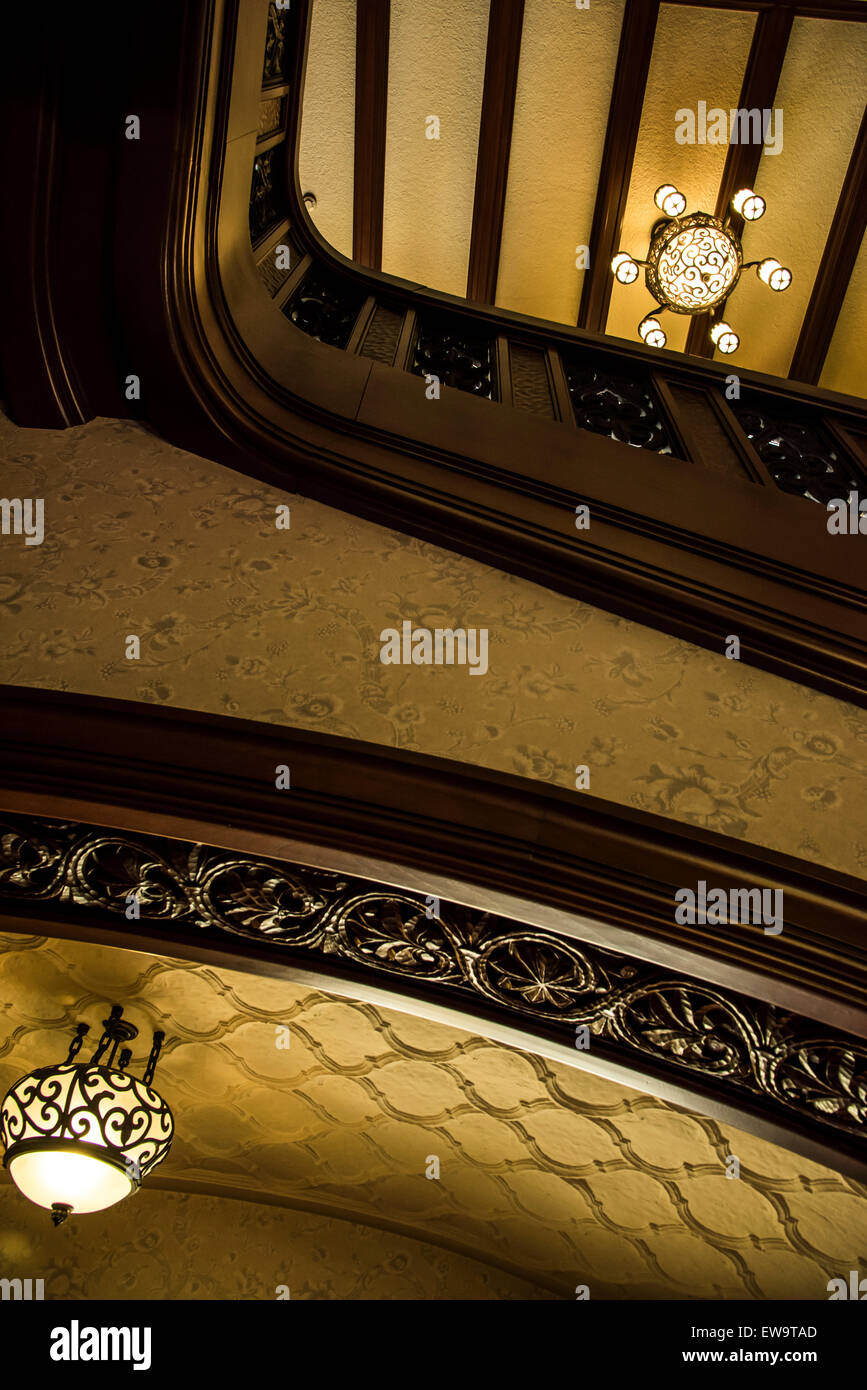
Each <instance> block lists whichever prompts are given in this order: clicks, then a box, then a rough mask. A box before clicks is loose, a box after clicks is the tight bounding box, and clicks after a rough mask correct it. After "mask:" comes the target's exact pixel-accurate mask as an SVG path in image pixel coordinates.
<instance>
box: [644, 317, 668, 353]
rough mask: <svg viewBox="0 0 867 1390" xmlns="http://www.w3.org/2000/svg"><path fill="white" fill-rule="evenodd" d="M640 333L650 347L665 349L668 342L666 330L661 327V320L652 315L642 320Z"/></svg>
mask: <svg viewBox="0 0 867 1390" xmlns="http://www.w3.org/2000/svg"><path fill="white" fill-rule="evenodd" d="M638 333H639V336H640V337H641V338H642V340H643V341H644V342H645V343H646V344H647V346H648V347H652V348H661V347H665V344H666V343H667V342H668V339H667V337H666V335H665V330H664V329H663V328H662V327H661V326H660V322H659V319H655V318H653V317H651V315H648V316H647V318H646V319H642V320H641V323H640V324H639V325H638Z"/></svg>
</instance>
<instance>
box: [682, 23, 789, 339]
mask: <svg viewBox="0 0 867 1390" xmlns="http://www.w3.org/2000/svg"><path fill="white" fill-rule="evenodd" d="M794 18H795V7H794V6H793V5H774V6H773V7H772V8H771V9H767V10H763V11H762V12H761V13H760V14H759V16H758V19H757V20H756V27H755V30H754V31H753V41H752V44H751V45H750V53H749V57H748V59H747V66H746V68H745V70H744V80H743V83H742V85H741V94H740V97H739V98H738V110H741V111H754V110H758V111H767V110H771V109H772V108H773V104H774V98H775V96H776V93H777V86H778V84H779V80H780V73H781V72H782V70H783V63H784V62H785V59H786V49H787V47H788V43H789V35H790V34H791V32H792V24H793V22H794ZM763 148H764V146H763V145H760V144H756V145H754V144H748V145H744V144H737V145H729V148H728V153H727V154H726V162H725V166H724V168H723V174H722V179H721V181H720V186H719V192H718V194H717V200H716V216H717V217H719V218H724V217H725V216H726V213H727V212H728V211H729V204H730V203H731V200H732V198H733V197H734V195H735V194H736V193H737V192H738V191H739V190H740V189H741V188H752V187H753V185H754V184H755V181H756V177H757V175H758V172H759V164H760V163H761V159H762V150H763ZM733 224H734V226H735V230H736V231H737V232H738V233H739V234H740V233H742V232H743V228H744V222H743V218H739V217H735V218H733ZM724 314H725V304H722V305H719V306H718V308H717V309H716V310H715V311H714V312H713V314H710V315H708V314H700V315H698V316H697V317H696V318H694V319H693V320H692V321H691V323H690V325H689V333H688V334H687V338H686V348H685V351H686V352H687V353H691V354H692V355H693V356H695V357H713V355H714V345H713V343H712V342H711V338H710V330H711V327H712V326H713V324H714V323H719V322H720V320H721V319H722V318H723V316H724Z"/></svg>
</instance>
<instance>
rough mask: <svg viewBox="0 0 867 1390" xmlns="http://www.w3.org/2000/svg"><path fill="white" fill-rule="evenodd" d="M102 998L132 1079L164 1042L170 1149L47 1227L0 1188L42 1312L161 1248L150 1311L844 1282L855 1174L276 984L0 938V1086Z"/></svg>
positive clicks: (579, 1077)
mask: <svg viewBox="0 0 867 1390" xmlns="http://www.w3.org/2000/svg"><path fill="white" fill-rule="evenodd" d="M107 1003H120V1004H122V1005H123V1006H124V1010H125V1016H127V1017H128V1018H129V1019H130V1020H131V1021H132V1022H133V1023H135V1024H136V1025H137V1026H138V1028H139V1030H140V1038H139V1039H138V1040H137V1042H136V1044H135V1055H136V1059H137V1062H134V1064H133V1070H137V1069H138V1066H137V1063H138V1064H140V1062H141V1060H142V1058H143V1057H144V1055H145V1054H146V1051H147V1048H148V1047H149V1036H150V1032H151V1030H152V1029H154V1028H157V1027H159V1028H163V1029H165V1031H166V1033H167V1041H166V1043H165V1045H164V1049H163V1055H162V1057H161V1059H160V1062H159V1065H158V1069H157V1075H156V1083H157V1086H158V1089H159V1090H160V1092H161V1093H162V1094H163V1095H164V1096H165V1098H166V1100H167V1101H168V1102H169V1104H170V1105H171V1107H172V1109H173V1112H174V1116H175V1122H176V1129H177V1136H176V1139H175V1142H174V1145H173V1147H172V1150H171V1152H170V1154H169V1156H168V1158H167V1159H166V1160H165V1161H164V1163H163V1164H162V1165H161V1167H160V1168H159V1169H158V1170H156V1171H155V1173H154V1174H153V1175H152V1177H151V1179H150V1180H149V1182H148V1184H147V1187H146V1188H145V1189H144V1190H143V1192H142V1194H140V1195H139V1196H137V1197H135V1198H133V1199H131V1200H129V1201H128V1202H127V1203H125V1204H122V1205H121V1206H120V1207H118V1208H117V1209H116V1210H115V1211H114V1212H113V1213H109V1214H106V1215H105V1216H99V1217H97V1218H95V1219H94V1218H85V1217H82V1218H80V1219H79V1220H75V1219H74V1218H72V1219H70V1221H69V1222H68V1223H67V1226H66V1227H64V1228H62V1229H61V1230H60V1231H59V1232H57V1231H54V1230H53V1228H52V1227H51V1225H50V1222H49V1221H48V1218H47V1217H46V1216H45V1215H44V1214H42V1213H38V1212H35V1209H32V1208H30V1207H28V1205H27V1204H26V1203H25V1202H24V1199H23V1198H20V1197H19V1196H18V1194H17V1193H16V1192H14V1190H12V1188H11V1184H10V1182H9V1179H8V1178H5V1177H4V1183H3V1185H2V1186H0V1250H2V1251H3V1252H4V1254H6V1256H7V1261H6V1264H5V1265H4V1269H5V1272H6V1273H7V1274H9V1275H10V1277H11V1276H12V1275H18V1276H20V1277H28V1274H29V1271H30V1270H33V1271H34V1273H35V1274H37V1275H41V1276H44V1275H45V1273H46V1270H47V1271H48V1276H49V1279H50V1280H55V1281H56V1282H55V1283H54V1285H53V1287H54V1292H55V1296H58V1297H77V1296H83V1297H91V1298H92V1297H97V1296H105V1290H106V1288H107V1287H110V1286H111V1284H112V1282H113V1283H114V1284H115V1285H116V1286H118V1287H119V1289H120V1291H121V1292H120V1296H126V1297H148V1296H154V1287H155V1285H156V1286H158V1284H159V1278H160V1271H161V1270H163V1269H167V1268H168V1267H169V1266H170V1265H171V1263H172V1261H173V1258H174V1257H173V1252H174V1251H175V1250H176V1248H177V1246H178V1245H179V1244H183V1246H184V1252H185V1253H184V1256H183V1259H182V1262H181V1265H180V1267H179V1270H178V1271H177V1272H176V1274H175V1276H174V1285H175V1287H178V1286H179V1285H183V1287H185V1288H186V1289H187V1290H188V1292H185V1293H181V1292H177V1293H175V1295H174V1296H200V1297H206V1296H215V1292H214V1291H215V1286H216V1288H217V1289H222V1290H226V1289H233V1290H235V1292H233V1293H226V1292H224V1293H223V1295H222V1296H234V1297H245V1298H272V1297H275V1293H274V1288H275V1285H276V1284H277V1283H286V1284H287V1285H289V1287H290V1288H291V1289H293V1290H294V1292H293V1297H297V1296H301V1297H310V1298H323V1297H324V1298H329V1297H386V1298H388V1297H431V1296H433V1297H453V1296H457V1297H525V1296H531V1297H533V1296H535V1297H538V1296H545V1295H546V1294H548V1295H551V1294H553V1295H555V1296H561V1297H566V1298H571V1297H574V1293H575V1288H576V1286H577V1285H579V1284H584V1285H587V1286H588V1288H589V1291H590V1297H591V1298H593V1297H597V1298H599V1297H622V1298H630V1297H645V1298H675V1299H677V1298H723V1299H737V1298H800V1299H825V1298H827V1282H828V1280H829V1279H830V1278H832V1277H837V1276H838V1275H840V1274H844V1275H845V1277H848V1271H849V1270H850V1269H858V1270H860V1271H861V1273H862V1274H863V1273H865V1272H867V1190H865V1189H864V1188H863V1187H862V1186H861V1185H859V1184H858V1183H855V1182H854V1181H852V1180H849V1179H846V1178H843V1177H841V1176H839V1175H837V1174H835V1173H833V1172H831V1171H830V1170H829V1169H826V1168H823V1167H820V1166H819V1165H817V1164H815V1163H812V1162H810V1161H808V1160H806V1159H802V1158H799V1157H797V1156H795V1155H793V1154H790V1153H788V1152H787V1151H785V1150H783V1149H781V1148H778V1147H776V1146H773V1145H771V1144H768V1143H766V1142H764V1141H761V1140H757V1139H754V1138H751V1137H750V1136H748V1135H746V1134H743V1133H741V1132H739V1131H737V1130H735V1129H733V1128H732V1127H730V1126H726V1125H720V1124H717V1123H716V1122H714V1121H711V1120H709V1119H706V1118H703V1117H701V1116H699V1115H696V1114H692V1113H689V1112H687V1111H685V1110H682V1109H680V1108H677V1107H674V1106H671V1105H668V1104H666V1103H664V1102H662V1101H658V1100H655V1099H652V1098H650V1097H648V1096H643V1095H641V1094H639V1093H638V1092H637V1091H634V1090H631V1089H629V1088H627V1087H624V1086H620V1085H616V1084H614V1083H612V1082H610V1081H603V1080H601V1079H600V1078H597V1077H594V1076H592V1075H590V1074H588V1073H586V1072H583V1071H580V1070H579V1069H578V1068H577V1067H575V1068H573V1067H570V1066H568V1065H566V1064H562V1063H558V1062H552V1061H545V1060H542V1059H541V1058H539V1057H535V1056H533V1055H531V1054H530V1053H525V1052H520V1051H517V1050H515V1049H513V1048H509V1047H504V1046H502V1045H500V1044H496V1043H492V1042H490V1041H488V1040H486V1039H485V1038H484V1037H481V1036H478V1035H476V1034H473V1033H471V1032H466V1031H464V1030H461V1029H457V1028H453V1027H448V1026H446V1025H444V1024H441V1023H433V1022H430V1021H427V1020H424V1019H421V1018H417V1017H413V1016H411V1015H410V1014H407V1013H402V1012H397V1011H396V1010H394V1009H390V1008H384V1007H373V1006H372V1005H371V1004H369V1003H360V1002H357V1001H354V1000H351V999H348V998H339V997H337V996H336V995H333V994H326V993H323V992H322V991H320V990H318V989H314V988H312V987H309V986H307V985H305V984H304V983H302V982H299V980H298V979H295V980H293V981H290V980H289V979H279V978H264V977H260V976H257V975H255V974H247V973H240V972H238V971H234V970H229V969H222V968H219V969H218V968H215V967H213V966H199V965H194V964H190V963H186V962H180V961H176V960H171V959H169V958H167V957H163V956H151V955H147V954H137V953H133V952H130V951H125V950H121V949H106V948H103V947H97V946H92V945H88V944H84V943H74V942H70V941H57V940H51V939H44V938H37V937H27V936H19V935H4V936H0V1007H2V1011H3V1022H4V1027H3V1029H2V1043H0V1088H2V1090H3V1091H5V1089H6V1087H7V1086H8V1085H9V1084H11V1083H12V1082H13V1081H14V1080H16V1079H17V1078H18V1077H19V1076H20V1075H22V1074H23V1073H25V1072H26V1071H28V1070H30V1069H32V1068H34V1067H36V1066H44V1065H47V1064H48V1063H50V1062H52V1061H54V1060H56V1059H57V1058H58V1057H62V1056H63V1055H65V1050H66V1047H67V1045H68V1040H69V1038H70V1037H71V1036H72V1034H73V1032H74V1027H75V1024H76V1023H77V1022H79V1021H84V1022H88V1023H90V1024H91V1031H92V1033H97V1034H98V1031H99V1024H100V1021H101V1020H102V1019H103V1018H104V1017H106V1013H107V1010H106V1004H107ZM286 1029H288V1037H289V1046H288V1048H287V1047H282V1048H281V1047H278V1045H277V1042H278V1037H280V1038H282V1037H285V1033H284V1032H282V1031H281V1030H286ZM83 1055H84V1056H85V1057H86V1056H87V1055H88V1053H87V1050H85V1052H84V1054H83ZM731 1154H733V1155H735V1156H736V1157H737V1158H738V1159H739V1161H740V1164H741V1170H740V1177H739V1178H738V1179H729V1178H727V1177H726V1176H725V1160H726V1157H727V1155H731ZM432 1156H436V1157H437V1158H438V1159H439V1164H440V1176H439V1178H432V1179H431V1178H428V1177H427V1176H426V1169H427V1168H428V1167H429V1165H430V1161H431V1157H432ZM163 1189H168V1191H171V1192H181V1193H185V1194H186V1196H187V1198H188V1200H186V1201H183V1200H181V1199H179V1198H177V1197H174V1198H172V1199H171V1200H169V1199H168V1196H167V1194H166V1193H164V1191H163ZM206 1198H207V1199H208V1200H205V1199H206ZM227 1198H234V1199H242V1201H238V1200H235V1201H234V1202H230V1201H227V1200H225V1199H227ZM244 1202H246V1203H247V1204H254V1205H255V1206H256V1208H257V1211H256V1214H255V1215H250V1214H249V1208H248V1210H246V1211H243V1210H241V1208H242V1206H243V1203H244ZM275 1207H276V1208H283V1209H285V1214H281V1215H279V1216H278V1215H275V1212H274V1208H275ZM289 1213H291V1215H290V1214H289ZM301 1213H304V1215H303V1216H302V1215H301ZM216 1220H218V1221H219V1222H220V1225H219V1226H215V1224H214V1223H215V1221H216ZM224 1221H225V1222H226V1223H227V1224H226V1225H225V1226H223V1224H222V1223H223V1222H224ZM349 1223H351V1224H349ZM234 1231H240V1244H239V1246H237V1247H236V1246H235V1245H234V1244H233V1242H232V1241H230V1240H229V1233H230V1232H234ZM217 1232H219V1234H217ZM359 1233H360V1236H359ZM267 1246H269V1247H270V1255H269V1257H268V1258H267V1259H266V1260H265V1261H264V1262H259V1261H258V1258H257V1257H255V1252H256V1250H257V1249H260V1248H264V1247H267ZM106 1250H109V1251H111V1257H110V1258H108V1257H107V1256H106V1254H105V1252H106ZM227 1251H229V1252H231V1253H230V1254H229V1255H228V1260H229V1264H228V1268H227V1269H226V1270H224V1271H222V1272H220V1273H219V1274H218V1273H217V1272H216V1270H215V1266H216V1264H217V1262H218V1261H224V1260H226V1258H227V1254H226V1252H227ZM10 1252H17V1254H16V1256H15V1260H14V1261H13V1263H14V1268H13V1269H11V1270H10V1269H9V1267H8V1265H9V1257H10ZM437 1252H440V1253H439V1254H438V1253H437ZM332 1254H333V1262H332ZM368 1260H369V1261H370V1263H369V1264H368ZM365 1275H366V1276H367V1277H366V1279H365V1277H364V1276H365ZM31 1277H32V1276H31ZM170 1287H171V1281H170ZM158 1296H162V1297H165V1296H166V1292H165V1288H164V1289H163V1290H162V1292H160V1293H159V1295H158ZM217 1296H219V1295H217Z"/></svg>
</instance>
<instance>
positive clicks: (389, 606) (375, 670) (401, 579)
mask: <svg viewBox="0 0 867 1390" xmlns="http://www.w3.org/2000/svg"><path fill="white" fill-rule="evenodd" d="M0 457H2V458H3V459H4V465H3V472H2V478H3V482H2V491H3V493H4V495H7V496H21V497H30V496H41V497H43V498H45V525H46V535H45V540H44V542H43V544H42V545H41V546H26V545H25V544H24V542H23V538H22V537H15V536H4V537H2V538H0V606H2V612H3V630H4V638H5V640H4V643H3V649H2V653H0V680H3V681H7V682H11V683H12V684H18V685H34V686H39V687H42V688H44V689H52V690H74V691H79V692H81V693H83V694H88V695H105V696H115V697H120V698H124V699H137V700H146V701H152V702H155V703H161V704H171V705H177V706H180V707H183V708H187V709H198V710H205V711H212V712H214V713H217V714H233V715H241V716H245V717H247V718H253V719H261V720H265V721H267V722H269V723H273V724H290V725H296V726H300V727H302V728H310V729H321V730H325V731H327V732H329V733H334V734H344V735H347V736H349V737H353V738H358V739H367V740H370V741H371V742H373V743H379V744H384V745H388V746H392V747H398V748H408V749H414V750H417V751H419V752H424V753H433V754H438V755H440V756H442V757H445V758H454V759H457V760H458V761H461V762H467V763H473V764H476V765H478V766H482V767H489V768H496V769H499V770H501V771H505V772H511V773H517V774H518V775H519V776H523V777H527V778H529V779H538V780H542V781H549V782H552V783H556V784H558V785H560V786H563V787H569V788H574V784H575V772H574V769H575V767H576V766H577V765H579V764H586V765H588V766H589V768H590V775H591V783H590V788H589V789H590V791H591V792H592V793H593V794H594V795H596V796H600V797H602V798H604V799H605V800H608V801H612V802H620V803H622V804H625V805H628V806H637V807H640V808H642V809H646V810H649V811H654V812H657V813H658V814H661V815H663V816H669V817H671V818H672V819H673V820H677V821H683V822H685V823H687V824H690V825H697V826H705V827H707V828H709V829H711V830H718V831H721V832H723V833H725V834H727V835H733V836H735V837H738V838H743V839H746V840H749V841H751V842H753V843H755V844H759V845H765V846H768V847H769V848H772V849H778V850H784V851H787V852H788V853H791V854H795V855H800V856H803V857H804V858H807V859H810V860H814V861H817V862H819V863H824V864H828V865H829V866H831V867H834V868H839V869H844V870H847V871H848V872H850V873H853V874H857V875H859V876H861V877H867V794H865V793H867V715H865V714H864V712H863V711H860V710H858V709H856V708H855V707H854V706H851V705H846V704H843V703H841V702H839V701H837V700H834V699H832V698H830V697H829V696H826V695H820V694H817V693H816V692H814V691H812V690H808V689H806V688H804V687H801V686H797V685H794V684H792V683H790V682H787V681H785V680H782V679H780V678H778V677H775V676H770V675H767V674H765V673H764V672H762V671H760V670H758V669H757V668H755V667H753V666H751V665H750V660H749V651H748V650H747V651H745V652H744V653H743V659H742V660H741V661H740V662H734V661H727V660H726V659H725V658H724V657H723V656H722V655H721V654H720V655H714V654H712V653H710V652H707V651H704V650H703V649H702V648H699V647H695V646H692V645H690V643H688V642H684V641H679V640H677V639H674V638H671V637H666V636H665V635H663V634H662V633H659V632H655V631H654V630H653V629H651V628H648V627H643V626H642V625H641V624H639V623H635V622H631V621H627V620H626V619H623V618H617V617H612V616H611V615H610V614H607V613H605V612H603V611H602V610H601V609H598V608H594V607H592V606H591V605H589V604H584V603H579V602H576V601H575V600H573V599H569V598H565V597H563V596H562V595H559V594H554V593H551V592H549V591H548V590H546V589H543V588H541V587H540V586H538V585H535V584H531V583H529V582H528V581H526V580H523V579H518V578H515V577H513V576H511V575H506V574H502V573H499V572H498V571H497V570H495V569H491V568H488V567H487V566H486V565H483V564H480V563H478V562H477V561H473V560H468V559H463V558H461V557H460V556H457V555H454V554H452V553H451V552H449V551H448V550H447V549H446V548H445V543H446V542H447V540H448V537H446V536H444V537H443V541H444V545H443V547H439V546H435V545H430V544H425V543H423V542H421V541H416V540H412V539H409V538H408V537H406V536H402V535H401V534H400V533H399V532H397V531H393V530H390V529H388V528H386V527H383V526H377V525H375V524H373V523H371V522H367V521H360V520H357V519H356V518H354V517H352V516H349V515H346V514H344V513H342V512H339V511H336V510H334V509H332V508H329V507H326V506H323V505H322V504H320V503H318V502H312V501H309V500H306V499H303V498H300V497H297V498H290V499H288V500H289V501H290V502H291V506H292V526H291V530H290V531H288V532H286V531H278V530H277V529H276V528H275V524H274V518H275V511H274V508H275V506H276V504H277V503H278V502H280V501H286V500H287V499H286V498H285V497H283V496H282V495H281V494H279V493H277V492H275V491H273V490H272V489H269V488H267V487H264V486H262V485H261V484H258V483H255V482H251V481H250V480H249V479H248V478H244V477H242V476H240V475H238V474H235V473H233V472H231V471H230V470H228V469H225V468H221V467H219V466H218V465H216V464H213V463H209V462H208V461H207V460H205V459H201V458H197V457H195V456H194V455H190V454H186V453H184V452H183V451H182V450H179V449H174V448H171V447H170V446H168V445H166V444H164V443H163V442H162V441H161V440H159V439H158V438H156V437H155V436H154V435H153V434H151V433H149V432H148V430H146V429H145V428H144V427H142V426H141V425H138V424H136V423H133V422H130V421H120V420H96V421H93V422H91V423H90V424H88V425H85V426H82V427H80V428H77V429H70V430H66V431H50V430H19V429H16V428H15V427H14V426H12V425H11V424H9V423H8V421H5V420H3V419H2V417H0ZM805 505H806V504H805ZM404 619H409V620H411V621H412V622H414V623H415V624H418V625H422V626H425V627H430V628H434V627H449V626H452V627H458V626H463V627H466V626H470V627H485V628H487V629H488V630H489V670H488V672H487V674H486V675H484V676H471V675H470V674H469V671H468V669H467V668H466V667H458V666H454V667H447V666H440V667H428V666H384V665H383V664H382V663H381V662H380V659H379V654H380V641H379V634H380V632H381V631H382V630H383V629H384V628H386V627H392V626H398V627H399V626H400V623H401V622H402V621H403V620H404ZM129 633H134V634H136V635H138V636H139V637H140V639H141V658H140V660H138V661H129V660H127V659H126V657H125V638H126V635H127V634H129ZM575 795H576V796H577V795H580V793H579V792H577V791H576V793H575Z"/></svg>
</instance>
